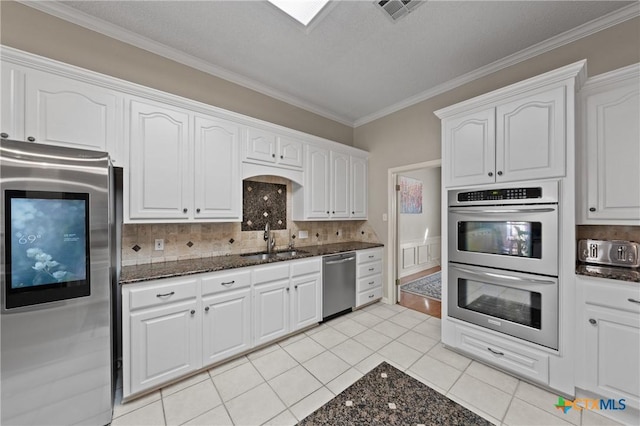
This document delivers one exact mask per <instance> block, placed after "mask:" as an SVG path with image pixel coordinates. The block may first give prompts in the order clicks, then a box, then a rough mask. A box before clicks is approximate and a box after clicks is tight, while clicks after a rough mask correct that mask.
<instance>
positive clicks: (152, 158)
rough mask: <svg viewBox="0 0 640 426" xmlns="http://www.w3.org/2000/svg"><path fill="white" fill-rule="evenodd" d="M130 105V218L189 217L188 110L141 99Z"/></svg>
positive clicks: (170, 218)
mask: <svg viewBox="0 0 640 426" xmlns="http://www.w3.org/2000/svg"><path fill="white" fill-rule="evenodd" d="M130 108H131V109H130V138H131V140H130V141H129V147H130V155H131V157H130V160H129V163H130V164H131V167H130V169H129V176H130V184H129V188H130V191H129V197H128V201H129V219H169V220H175V219H179V220H187V219H189V217H190V211H189V208H190V206H191V202H192V198H191V197H192V195H191V194H190V190H191V180H190V179H189V174H190V173H189V170H188V168H189V167H190V161H189V158H190V149H191V148H192V144H191V143H190V135H189V113H188V112H187V111H185V110H182V109H179V108H169V107H168V106H166V105H161V104H157V103H155V102H153V101H147V100H144V99H134V100H132V101H131V104H130ZM191 176H193V173H191Z"/></svg>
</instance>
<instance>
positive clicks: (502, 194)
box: [457, 187, 542, 203]
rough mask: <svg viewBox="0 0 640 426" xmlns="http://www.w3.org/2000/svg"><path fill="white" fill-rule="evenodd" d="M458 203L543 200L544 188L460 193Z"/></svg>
mask: <svg viewBox="0 0 640 426" xmlns="http://www.w3.org/2000/svg"><path fill="white" fill-rule="evenodd" d="M457 195H458V202H462V203H465V202H470V201H471V202H473V201H499V200H530V199H536V198H542V188H540V187H533V188H506V189H487V190H482V191H468V192H458V194H457Z"/></svg>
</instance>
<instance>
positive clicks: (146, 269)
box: [120, 241, 384, 284]
mask: <svg viewBox="0 0 640 426" xmlns="http://www.w3.org/2000/svg"><path fill="white" fill-rule="evenodd" d="M375 247H384V244H379V243H363V242H358V241H353V242H346V243H337V244H325V245H318V246H300V247H296V250H298V254H296V255H295V256H293V257H287V258H269V259H266V260H257V259H251V258H247V257H245V256H242V255H239V254H232V255H227V256H215V257H204V258H200V259H189V260H178V261H174V262H161V263H149V264H144V265H136V266H125V267H123V268H122V271H121V273H120V284H132V283H137V282H143V281H149V280H155V279H158V278H170V277H179V276H183V275H191V274H200V273H203V272H214V271H223V270H226V269H235V268H243V267H245V266H254V265H261V264H267V263H275V262H283V261H287V260H295V259H304V258H306V257H314V256H325V255H329V254H336V253H343V252H346V251H353V250H366V249H370V248H375Z"/></svg>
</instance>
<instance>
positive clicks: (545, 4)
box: [26, 0, 638, 126]
mask: <svg viewBox="0 0 640 426" xmlns="http://www.w3.org/2000/svg"><path fill="white" fill-rule="evenodd" d="M26 4H29V5H30V6H33V7H37V8H39V9H41V10H44V11H46V12H48V13H52V14H54V15H57V16H60V17H63V18H65V19H68V20H71V21H73V22H76V23H79V24H81V25H84V26H86V27H89V28H92V29H94V30H97V31H100V32H102V33H104V34H107V35H110V36H112V37H116V38H119V39H120V40H123V41H127V42H129V43H131V44H134V45H137V46H140V47H143V48H145V49H148V50H151V51H154V52H155V53H159V54H162V55H164V56H167V57H170V58H172V59H175V60H179V61H181V62H184V63H186V64H188V65H190V66H194V67H196V68H199V69H201V70H204V71H207V72H210V73H212V74H214V75H218V76H220V77H222V78H225V79H227V80H231V81H234V82H236V83H239V84H242V85H244V86H247V87H250V88H252V89H255V90H258V91H260V92H262V93H265V94H268V95H270V96H273V97H276V98H278V99H282V100H285V101H287V102H289V103H292V104H294V105H297V106H300V107H302V108H305V109H307V110H310V111H313V112H315V113H318V114H321V115H323V116H325V117H328V118H332V119H334V120H337V121H340V122H342V123H345V124H348V125H353V126H357V125H361V124H364V123H366V122H368V121H371V120H372V119H375V118H377V117H379V116H382V115H386V114H388V113H390V112H393V111H395V110H398V109H400V108H401V107H404V106H408V105H410V104H412V103H415V102H417V101H419V100H422V99H426V98H428V97H430V96H433V95H435V94H437V93H440V92H442V91H444V90H446V89H448V88H451V87H454V86H455V85H457V84H461V83H464V82H467V81H469V80H471V79H472V78H477V77H479V76H481V75H486V74H488V73H489V72H492V71H495V70H497V69H500V68H501V67H504V66H507V65H509V64H512V63H515V62H517V61H519V60H523V59H526V58H528V57H531V56H532V55H535V54H538V53H541V52H542V51H545V50H548V49H550V48H552V47H555V46H558V45H561V44H564V43H566V42H568V41H571V40H573V39H575V38H576V37H581V36H583V35H587V34H590V33H591V32H593V31H594V30H598V29H601V28H603V27H606V26H610V25H614V24H616V23H618V22H621V21H623V20H626V19H629V18H630V17H631V16H638V7H637V6H638V3H637V2H619V1H493V2H491V1H434V0H431V1H428V2H427V3H425V4H423V5H421V6H420V7H418V8H417V9H415V10H414V11H413V12H412V13H410V14H409V15H407V16H405V17H404V18H402V19H400V20H398V21H396V22H392V20H391V19H390V18H389V17H388V16H386V15H385V14H384V13H383V12H382V11H381V10H379V8H378V7H377V5H376V2H374V1H373V0H363V1H338V2H331V3H330V4H329V6H328V9H327V11H326V13H324V16H323V17H321V19H319V20H318V21H317V22H314V23H312V27H311V28H310V29H309V30H307V29H304V28H303V27H302V26H301V25H300V24H299V23H297V22H295V21H293V20H292V19H291V18H290V17H288V16H286V15H284V14H283V13H282V12H281V11H279V10H278V9H277V8H275V7H274V6H273V5H271V4H269V3H267V2H266V1H184V0H183V1H160V2H156V1H65V2H36V3H26ZM630 4H631V5H632V6H629V5H630ZM621 9H622V10H621ZM616 11H617V12H616ZM603 17H604V18H603ZM594 20H597V21H596V22H591V21H594ZM589 22H591V23H590V24H587V25H583V24H586V23H589ZM576 27H579V28H577V29H576ZM568 31H569V32H568ZM566 32H568V33H566ZM563 33H565V34H563ZM561 34H562V35H561ZM536 45H537V46H536Z"/></svg>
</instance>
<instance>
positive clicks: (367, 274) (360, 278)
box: [356, 248, 383, 307]
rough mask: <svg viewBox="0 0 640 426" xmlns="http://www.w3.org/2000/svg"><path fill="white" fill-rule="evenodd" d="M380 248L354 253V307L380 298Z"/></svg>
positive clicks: (381, 252)
mask: <svg viewBox="0 0 640 426" xmlns="http://www.w3.org/2000/svg"><path fill="white" fill-rule="evenodd" d="M382 255H383V249H382V248H374V249H369V250H362V251H358V252H357V253H356V307H359V306H362V305H366V304H368V303H370V302H374V301H376V300H379V299H380V298H382Z"/></svg>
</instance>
